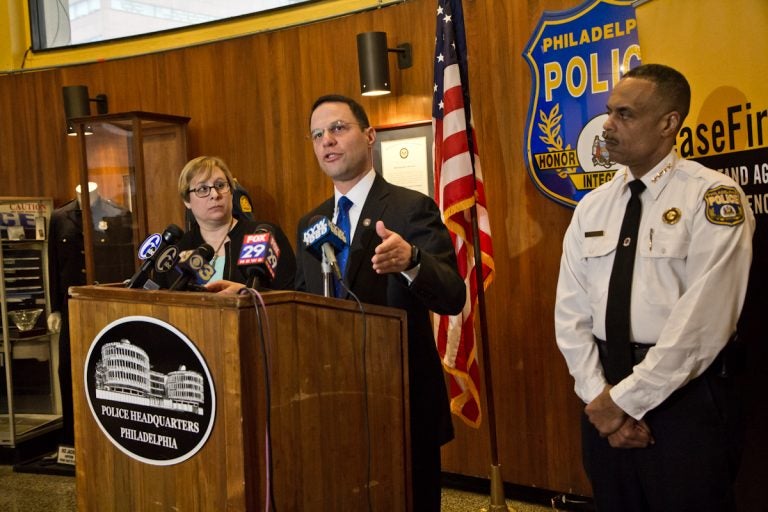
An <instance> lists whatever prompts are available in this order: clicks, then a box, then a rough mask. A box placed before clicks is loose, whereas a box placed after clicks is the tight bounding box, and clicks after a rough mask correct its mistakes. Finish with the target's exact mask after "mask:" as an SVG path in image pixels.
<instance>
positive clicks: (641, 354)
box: [593, 336, 653, 364]
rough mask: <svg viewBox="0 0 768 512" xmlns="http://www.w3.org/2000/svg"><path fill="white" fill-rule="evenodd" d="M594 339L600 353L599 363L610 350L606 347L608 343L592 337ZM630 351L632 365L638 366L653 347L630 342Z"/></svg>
mask: <svg viewBox="0 0 768 512" xmlns="http://www.w3.org/2000/svg"><path fill="white" fill-rule="evenodd" d="M593 337H594V338H595V343H597V351H598V352H599V353H600V361H601V362H603V361H605V357H606V354H608V350H610V347H609V346H608V342H607V341H605V340H601V339H600V338H598V337H596V336H593ZM629 346H630V349H631V350H632V363H633V364H640V363H641V362H642V361H643V359H645V356H646V354H648V351H649V350H650V349H651V347H653V345H649V344H647V343H635V342H634V341H633V342H630V344H629Z"/></svg>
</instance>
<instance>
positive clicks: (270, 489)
mask: <svg viewBox="0 0 768 512" xmlns="http://www.w3.org/2000/svg"><path fill="white" fill-rule="evenodd" d="M246 293H247V294H249V295H250V296H251V299H252V300H253V309H254V311H255V312H256V320H257V322H258V325H259V342H260V343H259V345H260V347H261V358H262V365H263V367H264V402H265V406H266V407H265V408H266V414H265V420H266V421H265V425H264V462H265V466H266V474H265V482H264V484H265V488H266V490H267V492H266V493H265V496H264V500H265V501H264V511H265V512H276V511H277V506H276V505H275V491H274V486H273V485H272V471H273V465H272V428H271V425H272V414H271V410H272V391H271V385H270V371H269V344H268V343H267V340H269V341H270V342H271V341H272V332H271V331H270V328H269V316H268V315H267V306H266V304H264V298H263V297H262V296H261V294H260V293H259V292H258V291H257V290H255V289H253V288H248V287H245V288H242V289H240V291H239V292H238V294H240V295H243V294H246ZM259 307H261V308H262V309H263V310H264V319H263V320H262V318H261V312H260V311H259ZM265 330H266V336H265V334H264V331H265Z"/></svg>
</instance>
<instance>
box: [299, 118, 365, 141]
mask: <svg viewBox="0 0 768 512" xmlns="http://www.w3.org/2000/svg"><path fill="white" fill-rule="evenodd" d="M352 125H357V126H360V123H348V122H346V121H334V122H333V123H331V124H329V125H328V127H327V128H315V129H314V130H310V132H309V140H311V141H312V142H318V141H320V139H322V138H323V135H324V134H325V132H326V131H327V132H328V133H329V134H331V136H333V137H340V136H342V135H344V134H345V133H347V132H348V131H349V128H350V127H351V126H352Z"/></svg>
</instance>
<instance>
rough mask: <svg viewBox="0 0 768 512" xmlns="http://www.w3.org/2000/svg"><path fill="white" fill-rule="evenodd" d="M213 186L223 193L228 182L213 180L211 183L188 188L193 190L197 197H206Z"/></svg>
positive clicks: (226, 188)
mask: <svg viewBox="0 0 768 512" xmlns="http://www.w3.org/2000/svg"><path fill="white" fill-rule="evenodd" d="M214 188H215V189H216V192H218V193H219V194H223V193H225V192H227V191H229V182H228V181H224V180H219V181H214V182H213V185H199V186H198V187H197V188H191V189H189V192H190V193H191V192H194V193H195V195H196V196H197V197H208V196H209V195H211V190H212V189H214Z"/></svg>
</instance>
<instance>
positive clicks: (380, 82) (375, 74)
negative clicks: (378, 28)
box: [357, 32, 413, 96]
mask: <svg viewBox="0 0 768 512" xmlns="http://www.w3.org/2000/svg"><path fill="white" fill-rule="evenodd" d="M389 52H394V53H397V67H398V68H399V69H407V68H410V67H411V66H412V65H413V54H412V51H411V44H410V43H403V44H400V45H398V46H397V48H387V33H386V32H363V33H362V34H357V66H358V68H359V70H360V94H362V95H363V96H380V95H382V94H389V93H390V92H391V90H390V82H389V61H388V60H387V54H388V53H389Z"/></svg>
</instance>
